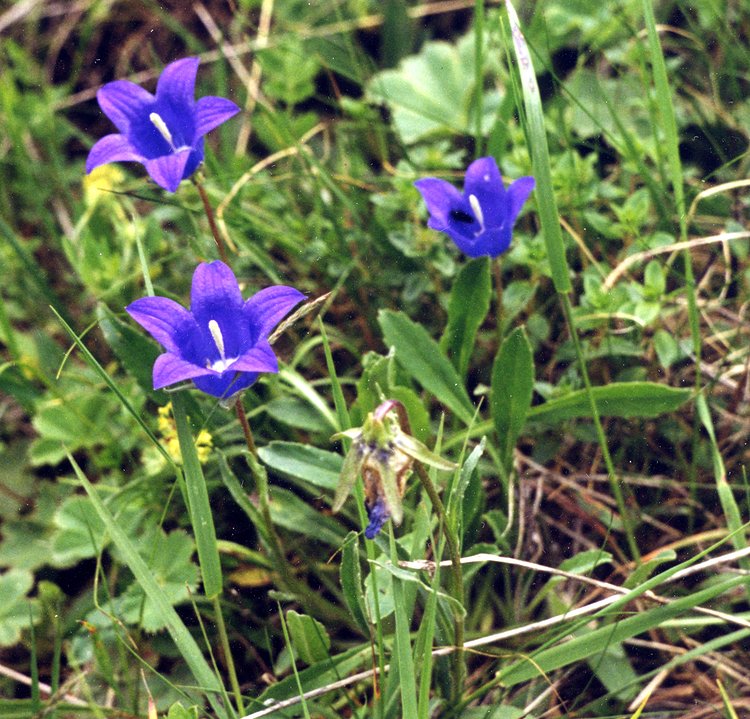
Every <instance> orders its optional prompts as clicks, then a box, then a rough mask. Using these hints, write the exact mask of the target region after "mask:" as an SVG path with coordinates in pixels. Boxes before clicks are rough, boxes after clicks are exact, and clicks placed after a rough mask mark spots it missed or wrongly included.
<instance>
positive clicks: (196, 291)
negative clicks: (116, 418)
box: [125, 260, 305, 399]
mask: <svg viewBox="0 0 750 719" xmlns="http://www.w3.org/2000/svg"><path fill="white" fill-rule="evenodd" d="M304 298H305V296H304V295H303V294H302V293H301V292H298V291H297V290H295V289H294V288H293V287H285V286H284V285H277V286H275V287H268V288H267V289H265V290H261V291H260V292H258V293H257V294H255V295H253V296H252V297H251V298H250V299H249V300H247V301H246V302H245V301H243V299H242V294H241V293H240V288H239V285H238V284H237V279H236V277H235V276H234V273H233V272H232V270H231V269H230V268H229V267H227V266H226V265H225V264H224V263H223V262H220V261H218V260H217V261H216V262H211V263H205V262H204V263H202V264H200V265H198V267H197V268H196V270H195V273H194V274H193V287H192V291H191V295H190V310H186V309H185V308H184V307H183V306H182V305H180V304H178V303H177V302H175V301H174V300H170V299H169V298H167V297H143V298H141V299H139V300H136V301H135V302H133V303H132V304H130V305H128V307H126V308H125V309H126V311H127V312H128V313H129V314H130V316H131V317H132V318H133V319H134V320H135V321H136V322H138V324H140V325H141V326H142V327H143V328H144V329H146V330H147V331H148V332H150V333H151V335H152V337H153V338H154V339H155V340H156V341H157V342H159V343H160V344H162V345H163V346H164V348H165V349H166V352H165V353H164V354H163V355H159V357H157V359H156V362H155V363H154V389H161V388H162V387H166V386H167V385H171V384H174V383H175V382H183V381H185V380H192V381H193V384H195V386H196V387H197V388H198V389H199V390H202V391H203V392H206V393H207V394H210V395H213V396H214V397H221V398H222V399H226V398H227V397H231V396H232V395H234V394H236V393H237V392H240V391H241V390H243V389H246V388H247V387H249V386H250V385H251V384H253V382H255V380H256V379H257V378H258V374H259V373H260V372H278V371H279V365H278V362H277V360H276V355H274V353H273V350H272V349H271V345H270V344H269V342H268V337H269V335H270V334H271V332H272V331H273V329H274V327H275V326H276V325H277V324H278V323H279V322H280V321H281V319H282V318H283V317H284V315H286V314H287V313H288V312H289V310H291V309H292V307H294V306H295V305H296V304H297V303H298V302H300V301H301V300H303V299H304Z"/></svg>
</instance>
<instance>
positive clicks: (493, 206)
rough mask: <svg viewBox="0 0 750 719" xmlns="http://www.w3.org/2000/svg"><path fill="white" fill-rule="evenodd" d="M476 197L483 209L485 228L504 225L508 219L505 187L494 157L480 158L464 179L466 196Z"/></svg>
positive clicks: (468, 169)
mask: <svg viewBox="0 0 750 719" xmlns="http://www.w3.org/2000/svg"><path fill="white" fill-rule="evenodd" d="M469 195H474V196H475V197H476V198H477V200H478V201H479V206H480V207H481V208H482V214H483V216H484V226H485V227H496V226H497V225H502V224H503V223H504V222H506V221H507V219H508V204H507V199H506V197H505V187H504V185H503V178H502V176H501V175H500V170H499V169H498V167H497V162H495V158H493V157H480V158H479V159H478V160H474V162H472V163H471V165H469V167H468V168H467V169H466V177H465V178H464V196H465V197H466V198H467V199H468V197H469Z"/></svg>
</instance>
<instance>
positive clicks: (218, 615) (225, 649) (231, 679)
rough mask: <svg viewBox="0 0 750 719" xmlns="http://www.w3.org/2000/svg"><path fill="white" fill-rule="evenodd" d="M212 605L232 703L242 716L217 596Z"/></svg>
mask: <svg viewBox="0 0 750 719" xmlns="http://www.w3.org/2000/svg"><path fill="white" fill-rule="evenodd" d="M213 605H214V614H215V615H216V628H217V629H218V630H219V641H220V642H221V649H222V652H223V653H224V661H225V662H226V664H227V671H228V672H229V682H230V684H231V685H232V693H233V694H234V701H235V703H236V704H237V711H238V713H239V715H240V716H242V715H243V714H244V713H245V705H244V703H243V701H242V692H241V691H240V683H239V681H238V679H237V669H236V668H235V666H234V659H233V658H232V650H231V648H230V646H229V635H228V634H227V627H226V624H224V615H223V614H222V613H221V602H220V601H219V597H218V596H216V597H214V598H213Z"/></svg>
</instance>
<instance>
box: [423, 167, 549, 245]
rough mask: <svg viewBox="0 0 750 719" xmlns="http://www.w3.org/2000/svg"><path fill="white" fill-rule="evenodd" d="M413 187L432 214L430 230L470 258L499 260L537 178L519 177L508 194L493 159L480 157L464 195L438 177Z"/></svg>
mask: <svg viewBox="0 0 750 719" xmlns="http://www.w3.org/2000/svg"><path fill="white" fill-rule="evenodd" d="M414 185H415V187H416V188H417V189H418V190H419V191H420V192H421V193H422V197H423V198H424V201H425V203H426V204H427V209H428V210H429V212H430V219H429V221H428V222H427V226H428V227H431V228H432V229H433V230H438V231H439V232H445V233H446V234H447V235H448V236H449V237H450V238H451V239H452V240H453V241H454V242H455V243H456V245H457V246H458V249H459V250H461V252H464V253H465V254H467V255H469V257H482V256H484V255H489V256H490V257H497V256H498V255H499V254H501V253H502V252H505V250H507V249H508V247H509V246H510V238H511V234H512V232H513V225H514V224H515V223H516V218H517V217H518V213H519V212H520V211H521V207H522V206H523V203H524V202H526V199H527V198H528V196H529V195H530V194H531V191H532V190H533V189H534V178H533V177H520V178H519V179H517V180H516V181H515V182H514V183H512V184H511V185H510V187H508V189H507V190H506V189H505V187H504V185H503V178H502V177H501V175H500V170H499V169H498V167H497V163H496V162H495V160H494V158H492V157H481V158H479V159H478V160H475V161H474V162H472V163H471V165H469V167H468V169H467V170H466V176H465V178H464V192H463V194H461V193H460V192H459V191H458V190H457V189H456V188H455V187H454V186H453V185H451V184H450V182H446V181H445V180H439V179H437V178H435V177H425V178H424V179H422V180H417V181H416V182H415V183H414Z"/></svg>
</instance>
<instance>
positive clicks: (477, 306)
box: [440, 257, 492, 377]
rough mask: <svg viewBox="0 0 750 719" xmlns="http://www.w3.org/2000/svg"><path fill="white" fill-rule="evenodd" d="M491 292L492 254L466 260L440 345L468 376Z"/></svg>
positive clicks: (487, 309)
mask: <svg viewBox="0 0 750 719" xmlns="http://www.w3.org/2000/svg"><path fill="white" fill-rule="evenodd" d="M491 294H492V282H491V277H490V258H489V257H478V258H476V259H474V260H472V261H471V262H468V263H467V264H465V265H464V266H463V267H462V268H461V271H460V272H459V273H458V276H457V277H456V279H455V281H454V282H453V288H452V290H451V299H450V304H449V305H448V325H447V327H446V328H445V334H444V335H443V336H442V338H441V339H440V348H441V349H443V350H447V351H448V355H449V356H450V358H451V361H452V362H453V366H454V367H455V368H456V370H457V371H458V374H459V376H460V377H466V372H467V370H468V368H469V359H470V358H471V354H472V352H473V351H474V342H475V340H476V337H477V330H478V329H479V327H480V326H481V325H482V322H484V319H485V317H486V316H487V312H488V311H489V309H490V295H491Z"/></svg>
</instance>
